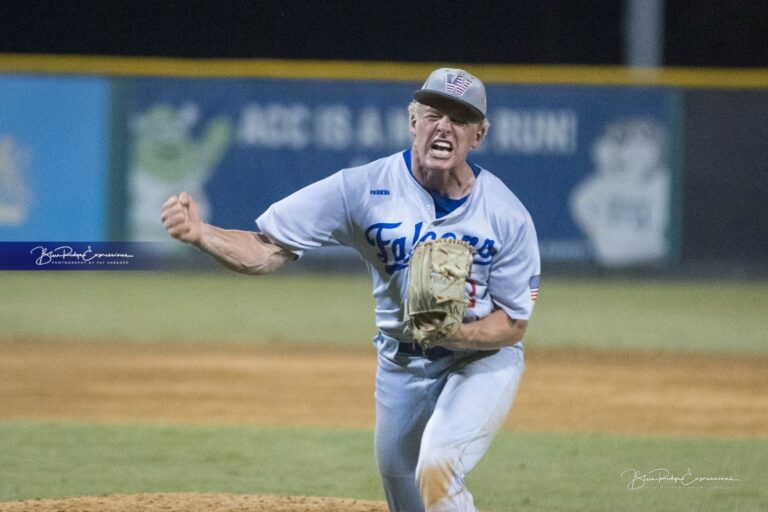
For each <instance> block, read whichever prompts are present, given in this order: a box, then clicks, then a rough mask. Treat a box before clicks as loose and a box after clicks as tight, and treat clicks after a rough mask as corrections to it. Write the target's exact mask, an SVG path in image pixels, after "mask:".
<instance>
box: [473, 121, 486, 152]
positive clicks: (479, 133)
mask: <svg viewBox="0 0 768 512" xmlns="http://www.w3.org/2000/svg"><path fill="white" fill-rule="evenodd" d="M484 138H485V128H483V126H482V125H479V126H478V127H477V133H475V138H474V139H473V140H472V144H470V146H469V147H470V148H472V149H477V147H478V146H479V145H480V143H481V142H483V139H484Z"/></svg>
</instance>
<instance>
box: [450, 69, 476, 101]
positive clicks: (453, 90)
mask: <svg viewBox="0 0 768 512" xmlns="http://www.w3.org/2000/svg"><path fill="white" fill-rule="evenodd" d="M470 85H472V80H471V79H470V78H469V77H467V76H466V75H464V74H463V73H458V74H457V73H448V74H447V75H446V76H445V92H447V93H449V94H454V95H456V96H464V93H465V92H467V89H469V86H470Z"/></svg>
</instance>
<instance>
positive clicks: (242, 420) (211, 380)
mask: <svg viewBox="0 0 768 512" xmlns="http://www.w3.org/2000/svg"><path fill="white" fill-rule="evenodd" d="M375 366H376V356H375V353H374V352H373V349H372V348H371V349H368V350H366V349H356V350H353V351H341V350H339V349H333V350H325V351H321V350H318V349H312V350H307V349H298V348H296V349H292V350H282V351H277V350H270V349H264V348H247V347H226V348H215V347H214V348H212V347H210V346H186V345H185V346H182V345H170V346H166V345H137V344H86V343H64V342H61V343H38V342H28V341H16V342H5V343H0V419H44V420H52V419H53V420H59V419H61V420H77V421H85V422H119V423H126V422H129V423H130V422H144V423H146V422H153V421H157V422H162V423H186V424H206V423H214V422H215V423H216V424H237V425H287V426H323V427H328V426H330V427H355V428H371V427H372V426H373V421H374V417H373V415H374V404H373V381H374V373H375ZM766 389H768V357H766V356H760V357H757V356H752V357H747V356H723V355H681V354H675V355H660V354H643V355H640V354H629V353H626V354H622V353H613V352H610V353H601V352H574V351H535V350H534V351H530V353H529V354H528V355H527V369H526V374H525V376H524V377H523V382H522V385H521V389H520V393H519V396H518V399H517V403H516V404H515V406H514V408H513V411H512V414H511V415H510V417H509V420H508V422H507V427H508V428H510V429H514V430H524V431H564V432H589V431H599V432H616V433H644V434H657V433H658V434H671V435H686V436H687V435H714V436H760V437H768V423H766V422H765V418H766V415H768V395H767V394H766V393H765V391H766Z"/></svg>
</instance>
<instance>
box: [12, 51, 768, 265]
mask: <svg viewBox="0 0 768 512" xmlns="http://www.w3.org/2000/svg"><path fill="white" fill-rule="evenodd" d="M433 67H434V66H433V65H428V64H425V65H412V64H409V65H406V64H403V65H399V64H390V63H370V64H365V63H354V64H352V63H346V64H345V63H316V62H285V61H182V60H168V59H131V58H120V59H118V58H113V59H99V58H75V57H31V56H5V57H0V71H5V73H4V74H2V75H0V93H2V94H0V240H3V241H44V240H47V241H52V240H57V241H64V240H67V241H77V240H80V241H85V240H91V241H99V240H112V241H159V240H166V238H165V236H164V234H163V232H162V226H161V225H160V224H159V221H158V211H159V206H160V204H162V202H163V201H164V199H165V198H166V197H167V196H169V195H171V194H172V193H175V192H177V191H179V190H188V191H190V192H191V193H192V194H193V195H194V196H195V197H196V198H197V199H198V200H199V201H200V202H201V203H202V205H203V209H204V213H205V216H206V218H207V219H208V220H209V221H211V222H213V223H215V224H218V225H222V226H225V227H230V228H239V229H250V228H252V226H253V224H252V222H253V219H254V218H255V217H256V216H257V215H258V214H259V213H260V212H261V211H263V210H264V209H266V207H267V206H268V205H269V204H271V203H272V202H273V201H275V200H277V199H279V198H281V197H283V196H285V195H287V194H289V193H291V192H292V191H294V190H296V189H297V188H299V187H301V186H304V185H306V184H308V183H311V182H313V181H315V180H317V179H321V178H323V177H325V176H327V175H329V174H331V173H332V172H334V171H335V170H337V169H340V168H343V167H348V166H354V165H357V164H359V163H362V162H366V161H369V160H371V159H375V158H378V157H381V156H384V155H387V154H390V153H392V152H395V151H399V150H401V149H403V148H405V147H407V146H408V145H409V142H410V135H409V133H408V129H407V113H406V110H405V107H406V105H407V103H408V101H409V100H410V98H411V93H412V91H413V90H414V89H416V88H417V87H418V86H419V83H420V80H421V79H422V78H423V77H424V76H426V75H427V74H428V73H429V71H430V70H431V69H432V68H433ZM469 68H470V70H472V71H474V72H475V73H476V74H478V75H479V76H481V77H483V78H485V80H486V82H487V87H488V94H489V98H490V106H489V117H490V119H491V121H492V123H493V125H492V127H491V130H490V132H489V135H488V137H487V139H486V141H485V143H484V144H483V147H482V150H481V151H479V152H477V153H476V154H475V155H474V160H475V161H476V162H477V163H479V164H480V165H482V166H484V167H487V168H488V169H490V170H492V171H493V172H494V173H495V174H497V175H498V176H500V177H501V178H502V179H503V180H504V181H505V182H506V183H507V184H508V185H509V186H510V188H511V189H512V190H514V191H515V192H516V194H517V195H518V196H519V197H520V198H521V199H522V200H523V202H524V203H525V204H526V205H527V206H528V208H529V210H530V211H531V214H532V216H533V218H534V220H535V222H536V225H537V229H538V233H539V238H540V243H541V248H542V257H543V259H544V260H545V262H549V263H564V264H577V265H583V264H587V265H592V264H597V265H598V266H603V267H619V268H625V267H636V266H643V267H647V266H649V265H650V266H656V267H667V268H675V267H679V266H681V265H685V264H686V263H687V262H693V261H696V262H700V261H718V262H721V263H722V262H725V263H732V264H733V265H736V266H743V265H752V266H754V265H758V266H759V265H760V264H763V263H765V262H766V261H768V230H767V229H765V226H766V222H765V221H766V213H765V208H764V206H763V205H764V204H766V199H768V187H766V172H767V169H766V167H765V162H766V161H768V160H767V159H766V158H765V156H766V146H767V145H766V144H765V143H764V142H765V141H766V140H768V137H767V135H768V107H767V105H768V71H761V70H743V71H728V72H726V71H722V70H703V71H692V70H664V71H659V72H655V73H654V72H651V71H650V70H644V71H643V70H641V71H630V70H626V69H613V68H581V67H575V68H557V67H542V68H537V67H524V66H523V67H521V66H469ZM761 142H762V143H761Z"/></svg>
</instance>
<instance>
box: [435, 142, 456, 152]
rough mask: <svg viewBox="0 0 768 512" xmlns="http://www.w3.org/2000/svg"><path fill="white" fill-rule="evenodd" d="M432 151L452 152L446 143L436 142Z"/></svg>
mask: <svg viewBox="0 0 768 512" xmlns="http://www.w3.org/2000/svg"><path fill="white" fill-rule="evenodd" d="M432 149H438V150H441V151H450V150H451V145H450V144H448V143H445V142H435V143H434V144H432Z"/></svg>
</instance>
